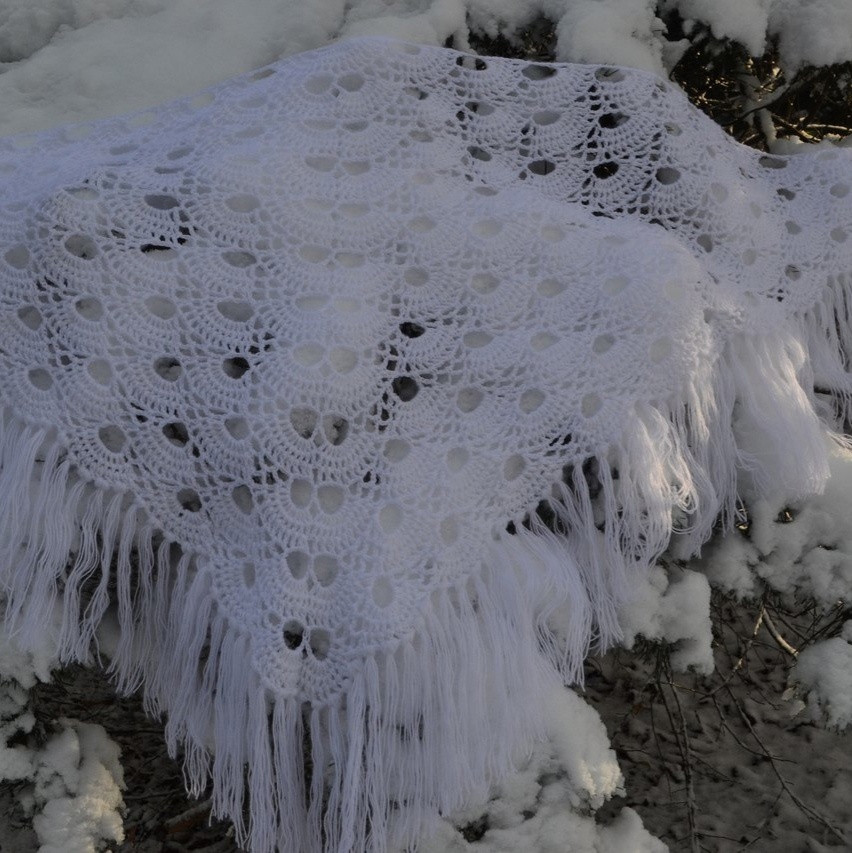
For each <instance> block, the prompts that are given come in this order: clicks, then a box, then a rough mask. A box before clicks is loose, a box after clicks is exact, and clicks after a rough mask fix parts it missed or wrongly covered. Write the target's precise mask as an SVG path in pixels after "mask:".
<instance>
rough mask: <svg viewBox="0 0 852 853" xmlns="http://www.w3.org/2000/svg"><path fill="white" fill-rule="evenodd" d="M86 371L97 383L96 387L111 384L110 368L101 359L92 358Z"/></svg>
mask: <svg viewBox="0 0 852 853" xmlns="http://www.w3.org/2000/svg"><path fill="white" fill-rule="evenodd" d="M86 369H87V370H88V371H89V376H91V377H92V379H94V380H95V382H97V383H98V385H109V384H110V382H112V368H111V367H110V366H109V362H106V361H104V360H103V359H102V358H93V359H92V360H91V361H90V362H89V363H88V365H87V366H86Z"/></svg>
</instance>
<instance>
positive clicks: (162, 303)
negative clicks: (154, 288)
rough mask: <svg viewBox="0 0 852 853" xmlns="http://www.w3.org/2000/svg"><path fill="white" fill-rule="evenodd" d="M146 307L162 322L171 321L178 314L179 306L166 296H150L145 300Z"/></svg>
mask: <svg viewBox="0 0 852 853" xmlns="http://www.w3.org/2000/svg"><path fill="white" fill-rule="evenodd" d="M145 307H146V308H147V309H148V311H150V313H151V314H153V315H154V316H155V317H158V318H159V319H160V320H171V318H172V317H174V315H175V314H176V313H177V306H176V305H175V303H174V302H172V300H171V299H167V298H166V297H165V296H149V297H148V298H147V299H146V300H145Z"/></svg>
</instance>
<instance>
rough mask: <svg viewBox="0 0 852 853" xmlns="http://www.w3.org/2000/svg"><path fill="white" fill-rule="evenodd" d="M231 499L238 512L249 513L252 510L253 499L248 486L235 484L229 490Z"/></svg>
mask: <svg viewBox="0 0 852 853" xmlns="http://www.w3.org/2000/svg"><path fill="white" fill-rule="evenodd" d="M231 499H232V500H233V501H234V504H235V506H236V507H237V509H238V510H240V512H242V513H244V514H245V515H251V514H252V513H253V512H254V499H253V498H252V496H251V489H249V487H248V486H245V485H242V486H237V487H236V488H234V489H233V490H232V491H231Z"/></svg>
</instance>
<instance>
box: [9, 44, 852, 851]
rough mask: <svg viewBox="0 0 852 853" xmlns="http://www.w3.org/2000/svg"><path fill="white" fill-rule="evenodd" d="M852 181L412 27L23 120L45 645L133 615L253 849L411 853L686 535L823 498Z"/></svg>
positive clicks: (39, 598)
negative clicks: (157, 93) (411, 38)
mask: <svg viewBox="0 0 852 853" xmlns="http://www.w3.org/2000/svg"><path fill="white" fill-rule="evenodd" d="M850 189H852V157H850V154H849V152H846V151H840V150H823V149H820V150H817V151H816V152H815V153H809V154H803V155H800V156H795V157H776V156H766V155H763V154H761V153H759V152H755V151H752V150H748V149H745V148H743V147H741V146H739V145H737V144H736V143H735V142H733V141H731V139H729V138H728V137H726V136H725V134H724V133H723V132H722V130H721V129H719V128H718V127H717V126H715V125H714V124H713V123H712V122H710V121H709V120H708V119H706V118H705V117H703V116H702V115H701V114H699V113H698V112H697V111H695V110H694V109H693V108H692V107H690V106H689V104H688V103H687V101H686V100H685V98H684V97H683V96H682V94H681V93H680V92H679V91H677V90H676V89H675V88H674V87H673V86H671V85H669V84H668V83H666V82H664V81H662V80H660V79H658V78H656V77H654V76H651V75H648V74H644V73H641V72H636V71H628V70H620V69H614V68H598V67H593V66H567V65H562V66H556V65H541V64H530V63H526V62H519V61H512V60H507V59H480V58H472V57H469V56H465V55H462V54H459V53H456V52H453V51H450V50H442V49H433V48H424V47H416V46H413V45H409V44H403V43H398V42H394V41H386V40H372V39H364V40H353V41H349V42H345V43H342V44H338V45H335V46H332V47H329V48H326V49H322V50H319V51H315V52H311V53H308V54H303V55H300V56H296V57H293V58H290V59H287V60H285V61H283V62H280V63H279V64H277V65H272V66H270V67H269V68H266V69H264V70H262V71H259V72H256V73H254V74H251V75H249V76H247V77H243V78H240V79H238V80H235V81H232V82H229V83H226V84H223V85H220V86H218V87H215V88H213V89H211V90H209V91H206V92H204V93H202V94H200V95H198V96H196V97H192V98H188V99H185V100H181V101H178V102H175V103H171V104H168V105H166V106H164V107H162V108H159V109H155V110H152V111H150V112H146V113H142V114H139V115H134V116H131V117H129V118H122V119H114V120H108V121H103V122H98V123H96V124H92V125H86V126H82V127H69V128H64V129H60V130H56V131H50V132H47V133H43V134H39V135H36V136H30V137H26V138H12V139H7V140H0V359H2V370H0V399H2V406H3V416H2V435H0V531H2V548H3V551H2V560H0V564H2V573H0V581H2V586H3V589H4V590H5V594H6V597H7V609H6V620H7V623H8V624H9V625H10V627H11V628H12V629H13V630H15V631H17V632H18V635H19V637H20V638H21V639H22V640H23V641H24V642H26V641H27V638H30V639H32V638H33V637H35V636H36V635H37V634H38V633H39V632H40V631H41V630H43V626H44V624H45V622H46V621H47V620H49V619H50V614H51V613H52V612H53V611H54V609H55V608H57V607H58V608H59V609H60V610H61V612H62V618H63V621H62V629H61V637H60V646H61V654H62V656H63V659H65V660H83V661H86V660H89V659H90V658H91V656H92V654H93V650H94V649H95V647H96V642H97V641H96V633H97V631H98V627H99V625H100V624H101V622H102V621H103V620H104V619H105V618H106V617H107V615H108V614H110V613H112V614H114V615H115V618H116V619H117V622H118V624H119V626H120V641H119V643H118V646H117V648H115V650H114V653H113V655H112V658H111V661H110V671H111V672H112V673H113V675H114V677H115V679H116V681H117V684H118V685H119V687H120V688H122V689H124V690H130V689H135V688H140V687H141V688H142V689H143V691H144V695H145V699H146V702H147V705H148V707H149V708H150V709H151V710H152V711H153V712H165V713H166V714H167V717H168V722H167V727H166V735H167V738H168V741H169V744H170V745H171V747H172V749H176V748H177V746H178V745H182V746H183V748H184V749H185V755H186V766H187V772H188V778H189V779H190V781H191V785H192V787H193V788H194V789H195V790H196V791H201V790H203V789H204V787H205V785H206V784H207V782H208V780H209V779H211V778H212V782H213V792H214V793H213V797H214V805H215V810H216V812H217V813H220V814H225V815H228V816H229V817H230V818H231V819H232V820H233V821H234V822H235V824H236V827H237V831H238V837H239V839H240V840H241V841H243V842H244V843H246V844H248V846H249V847H250V849H251V850H253V851H255V853H269V851H272V850H274V849H279V850H282V851H316V850H320V849H327V850H337V851H362V850H365V849H369V850H384V849H385V848H386V847H387V846H388V845H390V844H392V843H393V844H397V843H408V842H411V841H413V840H414V839H416V838H417V837H418V836H419V835H420V834H421V833H422V832H424V831H425V830H426V829H427V828H428V822H429V820H430V819H431V818H433V817H434V816H435V815H437V814H438V813H439V812H447V811H449V810H451V809H453V808H455V807H457V806H458V805H459V804H460V803H462V802H463V800H464V798H465V796H467V795H468V794H469V793H470V792H471V791H473V790H475V789H477V787H478V786H481V785H482V784H484V783H486V782H487V781H488V780H489V779H494V778H497V777H499V775H500V774H502V773H505V772H507V771H508V769H509V768H510V767H511V761H512V756H513V754H515V753H516V752H517V750H518V749H519V748H523V747H525V746H527V745H528V744H529V743H530V742H531V740H532V739H533V738H536V737H538V736H540V735H541V732H542V728H543V720H542V713H543V708H542V703H541V701H540V699H541V697H542V696H543V695H544V694H545V693H546V692H547V691H548V690H549V689H550V688H551V687H552V685H553V684H555V683H558V682H559V680H560V679H568V680H576V679H577V678H578V677H579V676H580V667H581V663H582V661H583V659H584V657H585V655H586V654H587V652H588V651H589V649H590V647H591V646H592V645H594V644H601V645H604V646H605V645H607V644H609V643H611V642H613V641H614V640H616V639H617V638H618V636H619V628H618V621H617V608H618V606H619V604H620V603H621V602H622V601H624V599H625V598H626V597H627V596H629V594H630V590H631V586H632V585H633V584H634V583H635V582H636V579H637V578H639V577H641V575H642V573H643V572H645V571H646V570H647V568H648V566H649V565H650V564H651V563H652V562H653V561H654V560H655V559H656V558H657V557H658V555H659V554H660V552H661V551H662V550H663V549H665V548H666V547H667V546H668V545H669V544H670V540H671V539H672V536H673V533H674V534H675V535H676V538H677V546H678V548H679V549H680V553H682V554H684V555H686V554H689V553H694V552H695V551H696V550H697V549H698V548H699V547H700V545H701V544H702V542H704V541H705V540H706V539H707V537H708V536H709V534H710V532H711V530H712V529H713V526H714V525H715V524H716V523H717V521H718V520H719V519H720V518H721V520H722V521H723V522H724V523H730V521H731V520H732V518H733V517H734V514H735V510H736V501H737V479H738V477H739V478H740V482H741V484H742V483H743V482H746V481H745V480H743V479H742V478H743V477H747V484H748V487H749V488H754V489H757V490H765V489H767V488H770V487H771V488H773V489H775V488H784V489H787V490H789V491H790V492H791V493H795V494H805V493H810V492H814V491H818V490H819V489H821V488H822V487H823V485H824V482H825V479H826V476H827V463H826V449H825V446H824V443H823V440H822V437H821V430H822V428H823V426H824V425H828V426H831V425H835V424H837V423H838V422H840V421H842V419H843V418H844V417H845V414H846V412H847V409H848V402H849V395H850V392H851V391H852V383H850V376H849V374H848V367H849V364H848V352H849V345H850V324H849V302H848V300H849V284H850V278H849V275H850V271H852V195H850ZM246 800H247V801H248V804H249V807H248V809H244V805H245V803H246ZM244 815H248V816H249V817H248V818H245V817H244Z"/></svg>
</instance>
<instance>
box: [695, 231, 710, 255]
mask: <svg viewBox="0 0 852 853" xmlns="http://www.w3.org/2000/svg"><path fill="white" fill-rule="evenodd" d="M695 242H696V243H698V245H699V246H701V248H702V249H704V251H705V252H712V251H713V238H712V237H711V236H710V235H709V234H699V235H698V237H697V238H696V240H695Z"/></svg>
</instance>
